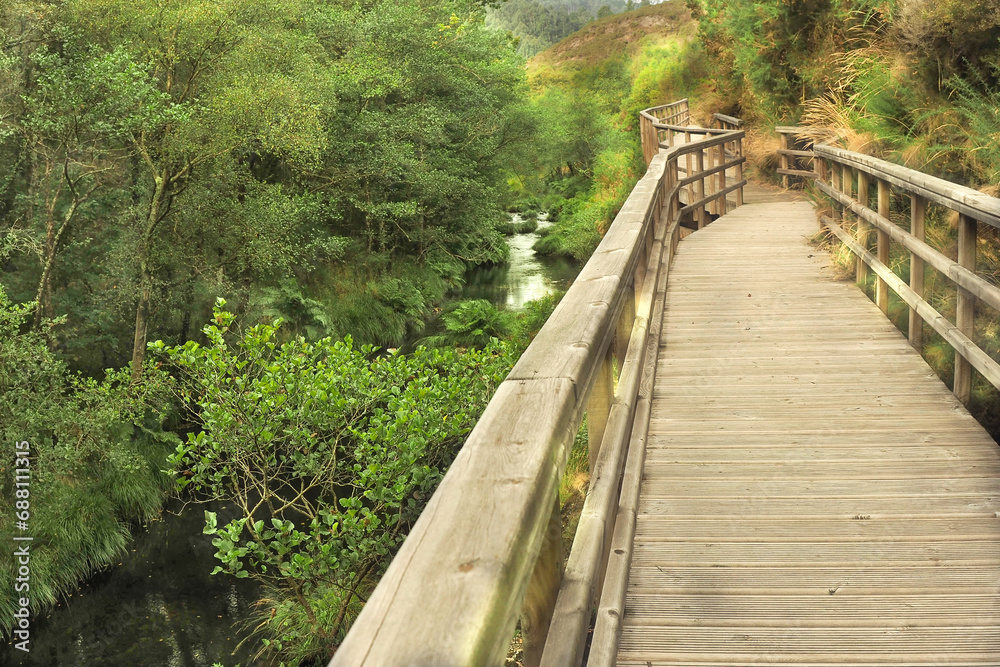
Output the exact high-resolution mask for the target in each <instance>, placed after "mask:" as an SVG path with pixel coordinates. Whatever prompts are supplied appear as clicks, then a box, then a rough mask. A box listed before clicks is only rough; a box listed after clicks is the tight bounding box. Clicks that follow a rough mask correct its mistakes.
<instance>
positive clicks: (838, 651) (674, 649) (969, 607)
mask: <svg viewBox="0 0 1000 667" xmlns="http://www.w3.org/2000/svg"><path fill="white" fill-rule="evenodd" d="M775 199H780V198H775V197H769V198H764V197H761V196H759V195H758V196H757V197H752V196H750V195H749V193H748V201H758V202H766V203H757V204H747V205H745V206H743V207H741V208H739V209H737V210H735V211H734V212H732V213H730V214H729V215H727V216H724V217H723V218H720V219H719V220H717V221H716V222H714V223H712V224H711V225H709V226H708V227H706V228H705V229H703V230H700V231H698V232H695V233H694V234H692V235H690V236H689V237H687V238H686V239H685V240H684V241H683V242H682V243H681V244H680V248H679V250H678V253H677V257H676V259H675V260H674V264H673V266H672V268H671V279H670V285H671V287H670V288H669V291H668V294H667V303H666V309H665V315H664V324H663V329H662V331H663V333H662V337H661V341H660V349H659V359H658V366H657V379H656V386H655V392H654V402H653V407H652V419H651V423H650V429H649V437H648V447H647V453H646V460H645V468H644V479H643V486H642V492H641V499H640V506H639V516H638V520H637V526H636V536H635V547H634V551H633V557H632V564H631V570H630V575H629V587H628V593H627V598H626V609H625V614H624V617H623V620H622V627H623V631H622V636H621V642H620V645H619V653H618V664H619V665H628V666H637V667H652V666H655V665H702V666H708V665H755V664H783V665H827V664H837V665H844V664H851V665H908V666H911V667H915V666H918V665H1000V518H998V517H1000V449H998V447H997V444H996V443H995V442H994V441H993V440H992V439H991V438H990V437H989V435H988V434H987V433H986V432H985V431H984V430H983V429H982V428H981V427H980V426H979V425H978V424H977V423H976V422H975V420H974V419H973V418H972V417H971V416H970V415H969V414H968V412H967V411H966V410H965V409H964V408H963V407H962V406H961V404H960V403H959V402H958V401H957V400H956V399H955V398H954V396H953V395H952V394H951V392H950V391H949V390H948V389H947V388H946V387H945V386H944V385H943V384H942V383H941V382H940V381H939V380H938V379H937V377H936V376H935V375H934V373H933V372H932V371H931V370H930V369H929V368H928V366H927V365H926V364H925V363H924V361H923V360H922V359H921V358H920V356H919V355H918V354H917V353H916V352H914V351H913V350H912V348H910V347H909V345H908V344H907V342H906V340H905V338H904V337H903V336H902V335H901V334H900V333H899V332H898V331H897V330H896V329H895V328H894V327H893V326H892V325H891V324H890V323H889V322H888V321H887V320H886V319H885V318H884V316H883V315H882V314H881V312H880V311H879V310H878V309H877V308H876V306H875V305H874V304H872V303H871V302H870V301H868V299H867V298H866V297H865V296H864V295H863V294H862V293H861V291H860V290H859V289H858V288H857V287H855V286H854V284H853V282H843V281H837V280H835V279H834V277H833V273H832V270H831V269H830V268H829V267H828V264H829V259H828V257H827V256H826V255H825V253H823V252H822V251H820V250H817V249H816V248H815V247H813V246H811V245H809V244H808V242H807V238H808V237H810V236H812V235H813V234H814V233H816V231H817V230H818V225H817V223H816V218H815V215H814V213H813V211H812V209H811V207H810V205H809V204H808V203H806V202H802V201H798V202H788V201H785V202H782V201H775Z"/></svg>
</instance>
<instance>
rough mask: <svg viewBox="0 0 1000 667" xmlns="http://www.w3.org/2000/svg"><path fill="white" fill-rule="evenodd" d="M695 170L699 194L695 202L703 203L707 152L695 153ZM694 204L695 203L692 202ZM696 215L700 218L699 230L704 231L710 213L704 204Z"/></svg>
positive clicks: (699, 151)
mask: <svg viewBox="0 0 1000 667" xmlns="http://www.w3.org/2000/svg"><path fill="white" fill-rule="evenodd" d="M694 159H695V165H694V167H695V169H696V170H697V173H698V176H699V178H698V180H697V183H698V192H697V194H696V195H695V197H696V198H695V201H701V200H702V199H704V198H705V152H704V151H703V150H698V151H695V157H694ZM692 203H694V202H692ZM696 215H697V216H698V229H702V228H703V227H704V226H705V225H707V224H708V211H706V210H705V205H704V204H702V205H701V206H700V207H699V208H698V210H697V213H696Z"/></svg>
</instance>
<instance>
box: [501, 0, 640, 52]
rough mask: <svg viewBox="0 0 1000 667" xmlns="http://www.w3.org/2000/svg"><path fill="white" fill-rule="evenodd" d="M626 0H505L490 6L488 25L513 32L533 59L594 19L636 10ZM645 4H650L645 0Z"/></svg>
mask: <svg viewBox="0 0 1000 667" xmlns="http://www.w3.org/2000/svg"><path fill="white" fill-rule="evenodd" d="M633 4H638V3H632V2H629V3H626V2H624V1H623V0H504V2H502V3H499V4H497V5H495V6H494V7H491V8H490V9H489V11H488V12H487V14H486V25H487V26H489V27H492V28H497V29H499V30H503V31H506V32H510V33H511V34H512V35H513V36H514V37H515V38H517V40H518V47H517V52H518V53H519V54H521V55H522V56H525V57H528V58H530V57H531V56H533V55H535V54H536V53H538V52H539V51H544V50H545V49H547V48H548V47H550V46H552V45H553V44H555V43H556V42H558V41H559V40H561V39H562V38H563V37H566V36H567V35H570V34H572V33H574V32H576V31H577V30H579V29H580V28H582V27H583V26H585V25H586V24H587V23H589V22H590V21H593V20H594V19H595V18H603V17H604V16H606V15H609V14H613V13H617V12H620V11H623V10H625V9H626V8H627V9H633V7H632V6H630V5H633ZM643 4H644V5H647V4H649V1H648V0H643Z"/></svg>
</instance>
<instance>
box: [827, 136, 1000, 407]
mask: <svg viewBox="0 0 1000 667" xmlns="http://www.w3.org/2000/svg"><path fill="white" fill-rule="evenodd" d="M813 151H814V153H815V155H816V160H815V163H816V167H817V172H818V173H817V178H816V181H815V185H816V187H817V188H818V189H819V190H820V192H822V193H824V194H826V195H827V196H828V197H830V198H831V199H832V200H833V202H834V203H835V215H834V217H829V216H823V217H822V218H821V219H822V222H823V224H824V225H826V226H827V227H828V228H829V229H830V231H831V232H833V233H834V235H835V236H837V237H838V238H839V239H840V240H841V241H843V242H844V244H845V245H847V247H848V248H850V249H851V251H852V252H853V253H854V254H855V255H856V256H857V269H856V272H857V279H858V281H859V282H862V281H864V280H865V278H866V274H867V271H868V270H869V269H870V270H872V271H874V272H875V274H876V275H877V284H876V290H875V291H876V295H875V301H876V303H877V304H878V306H879V308H881V309H882V311H883V312H887V311H888V290H889V289H892V290H893V291H894V292H895V293H896V294H897V295H898V296H899V297H900V299H902V300H903V301H904V302H906V304H907V306H908V307H909V310H910V314H909V326H908V336H909V340H910V344H911V345H913V346H914V347H915V348H916V349H918V350H920V349H922V338H923V324H924V322H926V323H928V324H930V326H931V327H932V328H933V329H934V330H935V331H937V332H938V333H939V334H940V335H941V336H942V337H943V338H944V339H945V340H946V341H947V342H948V343H949V344H950V345H951V346H952V348H954V350H955V376H954V382H953V391H954V392H955V395H956V396H957V397H958V398H959V400H961V401H962V402H963V403H968V402H969V399H970V398H971V394H972V369H973V368H975V369H976V370H978V371H979V372H980V373H981V374H982V375H983V377H985V378H986V379H987V380H988V381H989V382H990V383H991V384H992V385H993V386H994V387H997V388H998V389H1000V364H998V363H997V362H996V361H995V360H994V359H992V358H991V357H990V356H989V355H988V354H987V353H986V352H984V351H983V350H982V349H981V348H979V347H978V346H977V345H976V344H975V342H974V341H973V328H974V327H973V324H974V313H975V302H976V299H977V298H978V299H980V300H981V301H983V302H984V303H985V304H987V305H989V306H991V307H992V308H994V309H997V310H1000V288H997V287H996V286H995V285H993V284H991V283H989V282H987V281H986V280H984V279H983V278H981V277H979V276H978V275H977V274H976V236H977V227H978V223H979V222H985V223H987V224H990V225H992V226H994V227H1000V199H997V198H996V197H990V196H989V195H985V194H983V193H981V192H978V191H976V190H973V189H972V188H968V187H965V186H962V185H958V184H955V183H952V182H950V181H946V180H944V179H941V178H936V177H934V176H929V175H928V174H924V173H922V172H919V171H916V170H914V169H909V168H907V167H903V166H900V165H897V164H893V163H891V162H886V161H885V160H879V159H878V158H873V157H871V156H869V155H863V154H861V153H855V152H852V151H847V150H844V149H842V148H835V147H833V146H827V145H825V144H816V145H815V146H813ZM855 180H857V182H858V186H857V189H856V192H857V197H855V196H854V195H853V194H852V193H853V192H854V191H855V189H854V181H855ZM872 181H874V182H875V184H876V185H877V187H878V211H877V212H876V211H874V210H872V209H871V208H869V206H868V199H869V192H868V190H869V186H870V184H871V182H872ZM892 188H896V189H897V190H902V191H903V192H906V193H908V194H909V195H910V231H909V232H906V231H904V230H902V229H900V228H899V227H898V226H896V225H895V224H894V223H892V222H891V221H890V220H889V210H890V197H891V194H892ZM929 201H932V202H936V203H938V204H941V205H943V206H945V207H946V208H948V209H950V210H952V211H956V212H957V213H958V214H959V233H958V260H957V261H955V260H952V259H951V258H949V257H947V256H945V255H944V254H942V253H940V252H938V251H937V250H935V249H933V248H932V247H930V246H929V245H927V244H926V243H925V242H924V218H925V215H926V210H927V203H928V202H929ZM849 213H850V214H853V215H855V216H857V220H858V234H857V239H854V238H852V237H851V236H850V234H848V232H846V231H845V230H844V229H843V227H842V226H841V224H840V223H841V221H842V220H845V219H846V218H847V217H848V215H849ZM869 225H870V226H871V227H874V228H875V230H876V234H877V236H878V238H877V255H873V254H871V253H870V252H869V251H868V247H867V245H868V242H867V239H868V229H869ZM893 241H895V242H896V243H899V244H901V245H902V246H903V247H904V248H905V249H906V250H908V251H909V253H910V283H909V284H906V283H904V282H903V280H902V279H901V278H899V277H898V276H896V275H895V273H893V271H892V269H891V268H890V267H889V266H888V264H889V244H890V242H893ZM928 264H929V265H930V266H932V267H933V268H935V269H937V270H938V271H940V272H941V274H942V275H943V276H945V277H946V278H947V279H948V280H950V281H951V282H952V283H954V285H955V289H956V290H957V296H958V307H957V312H956V317H955V322H954V323H952V322H950V321H949V320H948V319H947V318H945V317H944V316H943V315H941V313H939V312H938V311H937V310H935V309H934V308H933V307H932V306H931V305H930V304H929V303H928V302H927V301H926V300H925V299H924V294H923V293H924V268H925V266H926V265H928Z"/></svg>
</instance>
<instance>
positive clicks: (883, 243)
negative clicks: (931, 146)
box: [875, 178, 891, 314]
mask: <svg viewBox="0 0 1000 667" xmlns="http://www.w3.org/2000/svg"><path fill="white" fill-rule="evenodd" d="M890 205H891V201H890V199H889V182H888V181H886V180H884V179H881V178H880V179H878V214H879V215H880V216H882V217H883V218H885V219H886V220H888V219H889V214H890ZM876 236H877V240H878V249H877V252H878V261H880V262H882V263H883V264H885V265H886V266H888V265H889V235H888V234H886V233H885V232H883V231H882V230H881V229H879V230H876ZM875 302H876V303H877V304H878V307H879V310H881V311H882V312H883V313H886V314H888V313H889V286H888V285H886V283H885V281H884V280H882V279H881V278H879V279H878V281H877V282H876V284H875Z"/></svg>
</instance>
